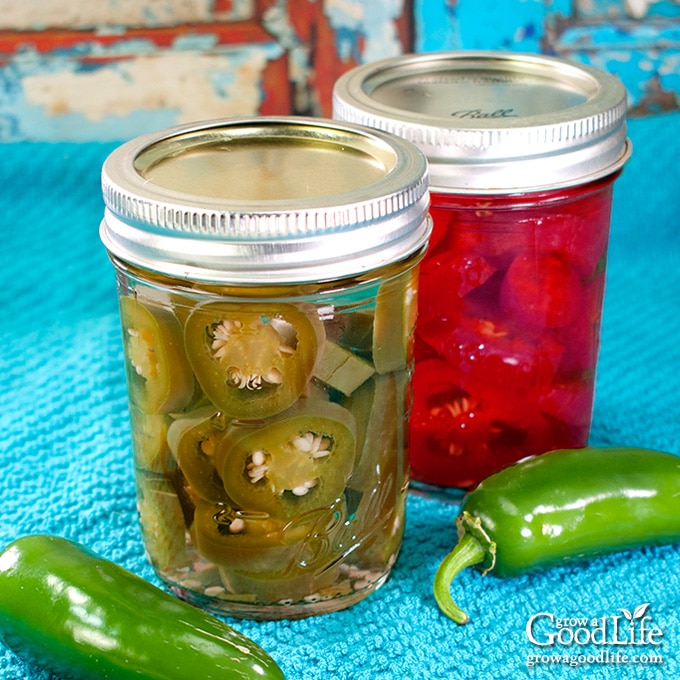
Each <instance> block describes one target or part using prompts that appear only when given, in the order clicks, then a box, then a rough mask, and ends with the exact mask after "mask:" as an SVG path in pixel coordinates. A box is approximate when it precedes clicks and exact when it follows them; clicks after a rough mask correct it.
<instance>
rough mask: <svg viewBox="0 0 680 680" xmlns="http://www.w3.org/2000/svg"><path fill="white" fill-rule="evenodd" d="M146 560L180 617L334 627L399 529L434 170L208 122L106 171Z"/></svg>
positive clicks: (380, 136) (106, 225)
mask: <svg viewBox="0 0 680 680" xmlns="http://www.w3.org/2000/svg"><path fill="white" fill-rule="evenodd" d="M102 184H103V194H104V199H105V203H106V211H105V216H104V220H103V221H102V225H101V237H102V240H103V242H104V244H105V246H106V248H107V250H108V253H109V255H110V257H111V259H112V261H113V264H114V267H115V271H116V274H117V280H118V292H119V300H120V314H121V321H122V327H123V343H124V356H125V365H126V372H127V381H128V388H129V405H130V416H131V428H132V440H133V452H134V461H135V479H136V486H137V498H138V509H139V515H140V522H141V528H142V535H143V538H144V543H145V548H146V551H147V554H148V556H149V559H150V561H151V563H152V564H153V567H154V569H155V570H156V572H157V574H158V575H159V577H160V578H161V579H162V580H163V581H164V582H165V583H166V584H167V585H168V586H169V587H170V588H171V589H172V590H173V591H174V592H175V593H176V594H178V595H179V596H180V597H182V598H184V599H187V600H189V601H191V602H193V603H195V604H198V605H200V606H203V607H206V608H208V609H212V610H215V611H218V612H223V613H228V614H230V615H233V616H240V617H248V618H258V619H275V618H295V617H302V616H308V615H312V614H321V613H325V612H330V611H334V610H338V609H342V608H344V607H347V606H350V605H351V604H353V603H355V602H357V601H359V600H361V599H363V598H364V597H365V596H366V595H368V594H369V593H371V592H372V591H373V590H375V589H376V588H377V587H379V586H380V585H381V584H382V583H383V582H384V581H385V579H386V578H387V576H388V574H389V572H390V569H391V567H392V564H393V563H394V560H395V559H396V556H397V553H398V551H399V547H400V542H401V537H402V533H403V529H404V508H405V498H406V487H407V467H408V465H407V458H408V456H407V432H408V428H407V413H408V409H409V404H410V397H409V394H410V380H411V372H412V363H413V328H414V323H415V310H416V302H415V300H416V292H417V270H418V263H419V261H420V258H421V257H422V254H423V251H424V249H425V248H426V246H427V241H428V238H429V234H430V221H429V217H428V201H429V194H428V173H427V162H426V160H425V157H424V155H423V154H422V153H421V152H420V151H419V150H418V149H417V148H416V147H415V146H414V145H411V144H410V143H409V142H406V141H404V140H400V139H398V138H396V137H392V136H391V135H389V134H387V133H383V132H380V131H376V130H369V129H368V128H364V127H361V126H355V125H352V124H342V123H336V122H332V121H327V120H323V119H322V120H319V119H309V118H296V117H289V118H274V117H264V118H254V119H229V120H224V121H210V122H206V123H199V124H194V125H186V126H181V127H177V128H173V129H170V130H165V131H161V132H159V133H154V134H150V135H146V136H142V137H140V138H137V139H135V140H132V141H130V142H128V143H126V144H124V145H122V146H121V147H119V148H118V149H116V150H115V151H114V152H113V153H112V154H111V155H110V156H109V158H108V159H107V160H106V162H105V164H104V168H103V173H102Z"/></svg>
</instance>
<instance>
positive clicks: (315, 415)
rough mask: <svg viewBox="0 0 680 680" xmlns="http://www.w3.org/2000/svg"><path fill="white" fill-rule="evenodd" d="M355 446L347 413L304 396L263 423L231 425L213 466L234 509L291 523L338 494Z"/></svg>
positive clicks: (353, 433) (350, 465)
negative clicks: (295, 518)
mask: <svg viewBox="0 0 680 680" xmlns="http://www.w3.org/2000/svg"><path fill="white" fill-rule="evenodd" d="M355 447H356V437H355V424H354V418H353V417H352V414H351V413H350V412H349V411H347V409H345V408H343V407H342V406H340V405H338V404H334V403H331V402H324V401H322V400H320V399H306V398H303V399H300V400H299V401H298V402H297V403H296V404H295V405H294V406H293V407H291V408H290V409H289V410H287V411H286V412H284V413H282V414H279V415H278V416H275V417H273V418H271V419H269V420H267V421H264V422H263V423H257V424H248V423H235V424H233V425H232V426H230V427H229V428H228V430H227V432H226V433H225V436H224V437H223V438H222V439H221V440H220V442H219V444H218V447H217V450H216V452H215V464H216V466H217V470H218V472H219V473H220V475H221V477H222V481H223V483H224V488H225V490H226V492H227V495H228V496H229V498H231V499H232V500H233V501H234V502H235V504H236V505H237V506H239V507H241V508H244V509H248V510H256V511H258V512H264V513H267V514H268V515H269V516H271V517H273V518H276V519H283V520H290V519H292V518H294V517H296V516H298V515H300V514H301V513H303V512H306V511H307V510H311V509H314V508H319V507H323V506H327V505H330V504H331V503H332V502H333V501H334V500H335V499H336V498H338V497H339V496H340V495H341V494H342V493H343V491H344V489H345V484H346V483H347V479H348V478H349V475H350V473H351V471H352V465H353V464H354V457H355Z"/></svg>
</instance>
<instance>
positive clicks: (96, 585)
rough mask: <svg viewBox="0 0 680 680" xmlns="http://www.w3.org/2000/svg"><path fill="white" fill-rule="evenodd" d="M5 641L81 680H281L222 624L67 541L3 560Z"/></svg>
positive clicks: (15, 549) (45, 541)
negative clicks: (198, 679) (227, 679)
mask: <svg viewBox="0 0 680 680" xmlns="http://www.w3.org/2000/svg"><path fill="white" fill-rule="evenodd" d="M0 639H1V640H2V641H3V642H4V643H5V644H6V645H7V646H8V647H9V648H10V649H12V650H13V651H14V652H15V653H16V654H18V655H19V656H21V657H22V658H25V659H27V660H28V661H31V662H32V663H35V664H37V665H39V666H42V667H44V668H47V669H48V670H50V671H51V672H53V673H55V674H57V675H59V676H60V677H62V678H69V679H74V680H114V679H115V680H133V679H134V680H196V679H197V678H200V679H201V680H218V679H219V680H225V679H226V678H229V679H230V680H237V679H239V680H255V679H257V680H282V679H283V677H284V676H283V673H282V672H281V670H280V668H279V667H278V666H277V665H276V663H275V662H274V660H273V659H272V658H271V657H270V656H269V655H268V654H267V653H266V652H265V651H264V650H263V649H262V648H260V647H259V646H258V645H256V644H255V643H254V642H252V641H251V640H249V639H248V638H246V637H245V636H243V635H241V634H240V633H238V632H237V631H235V630H234V629H232V628H230V627H229V626H227V625H226V624H225V623H223V622H222V621H219V620H218V619H216V618H214V617H213V616H210V615H209V614H208V613H207V612H204V611H202V610H200V609H197V608H196V607H193V606H191V605H189V604H187V603H186V602H182V601H180V600H178V599H177V598H175V597H173V596H172V595H170V594H169V593H166V592H164V591H162V590H160V589H159V588H156V587H155V586H154V585H152V584H151V583H149V582H147V581H145V580H143V579H141V578H139V577H138V576H135V575H134V574H132V573H130V572H129V571H126V570H125V569H123V568H122V567H120V566H118V565H116V564H114V563H113V562H109V561H108V560H105V559H102V558H100V557H97V556H96V555H95V554H93V553H91V552H90V551H88V550H87V549H85V548H83V547H82V546H80V545H78V544H77V543H74V542H72V541H69V540H66V539H64V538H59V537H56V536H47V535H40V534H36V535H30V536H24V537H23V538H19V539H17V540H16V541H14V542H13V543H11V544H10V545H9V546H8V547H7V548H6V549H5V550H4V551H3V552H2V553H0Z"/></svg>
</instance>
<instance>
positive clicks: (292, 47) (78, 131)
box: [0, 0, 412, 141]
mask: <svg viewBox="0 0 680 680" xmlns="http://www.w3.org/2000/svg"><path fill="white" fill-rule="evenodd" d="M411 27H412V5H411V0H380V2H375V0H98V2H83V3H77V2H72V1H71V0H0V141H15V140H21V139H30V140H51V139H55V140H57V139H58V140H74V141H85V140H119V139H127V138H130V137H132V136H135V135H137V134H141V133H143V132H146V131H149V130H154V129H159V128H161V127H166V126H169V125H174V124H178V123H183V122H187V121H193V120H200V119H206V118H217V117H224V116H234V115H257V114H290V113H297V114H312V115H326V116H330V114H331V92H332V87H333V83H334V82H335V80H336V78H337V77H338V76H339V75H340V74H341V73H343V72H344V71H346V70H347V69H349V68H352V67H353V66H354V65H355V64H357V63H360V62H364V61H368V60H373V59H379V58H383V57H388V56H393V55H395V54H400V53H402V52H404V51H410V49H411V47H412V30H411Z"/></svg>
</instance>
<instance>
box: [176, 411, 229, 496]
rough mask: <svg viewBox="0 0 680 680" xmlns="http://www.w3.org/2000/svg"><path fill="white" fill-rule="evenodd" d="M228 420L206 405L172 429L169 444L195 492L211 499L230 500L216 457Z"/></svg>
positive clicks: (182, 419)
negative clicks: (218, 469)
mask: <svg viewBox="0 0 680 680" xmlns="http://www.w3.org/2000/svg"><path fill="white" fill-rule="evenodd" d="M227 423H228V420H227V419H226V418H225V416H224V414H223V413H221V412H219V411H217V410H216V409H215V407H214V406H202V407H201V408H198V409H196V410H195V411H192V412H190V413H188V414H187V415H185V416H183V417H181V418H178V419H177V420H175V421H174V422H173V423H172V425H171V426H170V428H169V429H168V445H169V447H170V450H171V451H172V453H173V455H174V457H175V458H176V460H177V463H178V465H179V468H180V470H181V471H182V473H183V474H184V478H185V479H186V481H187V483H188V484H189V486H190V487H191V490H192V491H193V492H194V494H195V495H196V496H198V497H199V498H202V499H204V500H207V501H213V502H219V501H225V500H226V494H225V491H224V485H223V484H222V479H221V478H220V476H219V474H218V472H217V470H216V469H215V462H214V457H215V450H216V449H217V445H218V443H219V440H220V439H221V438H222V437H223V436H224V433H225V430H226V428H227Z"/></svg>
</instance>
